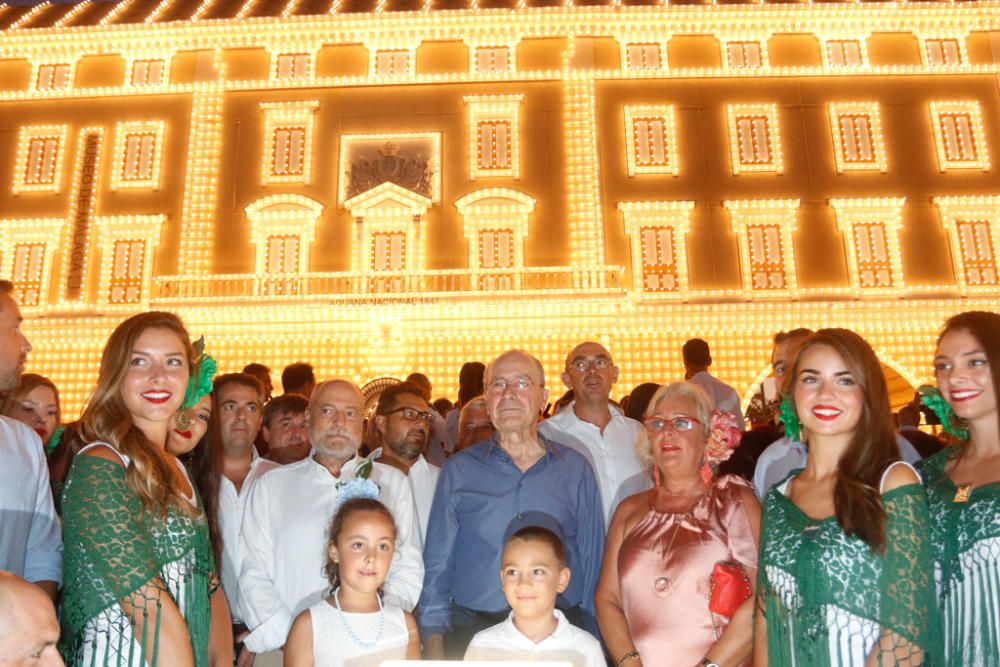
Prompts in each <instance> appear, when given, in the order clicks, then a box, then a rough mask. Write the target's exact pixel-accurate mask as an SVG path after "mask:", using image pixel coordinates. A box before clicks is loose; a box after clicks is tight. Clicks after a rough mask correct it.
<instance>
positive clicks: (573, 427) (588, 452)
mask: <svg viewBox="0 0 1000 667" xmlns="http://www.w3.org/2000/svg"><path fill="white" fill-rule="evenodd" d="M575 405H576V402H575V401H574V402H572V403H570V404H569V405H567V406H566V407H565V408H563V409H562V410H560V411H559V412H558V413H557V414H555V415H554V416H552V417H549V418H548V419H546V420H545V421H543V422H542V423H541V424H539V426H538V432H539V433H541V434H542V436H544V437H546V438H548V439H549V440H554V441H555V442H558V443H560V444H563V445H566V446H567V447H569V448H571V449H575V450H576V451H577V452H579V453H580V454H582V455H583V456H584V458H586V459H587V460H588V461H590V465H591V467H592V468H593V469H594V475H595V476H596V477H597V487H598V488H599V489H600V491H601V505H602V506H603V507H604V524H605V525H608V524H610V523H611V517H612V516H614V513H615V509H616V508H617V507H618V503H620V502H621V501H623V500H624V499H625V498H628V497H629V496H631V495H634V494H636V493H639V492H640V491H645V490H647V489H651V488H653V479H652V477H651V476H650V474H649V472H648V471H646V470H645V468H643V466H642V462H641V461H640V460H639V456H638V455H637V454H636V453H635V441H636V438H638V437H639V434H640V433H642V429H643V426H642V424H640V423H639V422H637V421H636V420H634V419H629V418H628V417H626V416H625V415H624V414H622V411H621V410H619V409H618V408H616V407H615V406H613V405H610V404H609V405H608V408H609V409H610V410H611V421H609V422H608V425H607V426H605V427H604V431H603V432H602V431H601V429H600V428H598V427H597V425H596V424H591V423H590V422H588V421H584V420H582V419H580V418H579V417H577V416H576V412H575V411H574V406H575Z"/></svg>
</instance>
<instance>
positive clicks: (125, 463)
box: [76, 441, 129, 468]
mask: <svg viewBox="0 0 1000 667" xmlns="http://www.w3.org/2000/svg"><path fill="white" fill-rule="evenodd" d="M96 447H107V448H108V449H110V450H111V451H112V452H114V453H115V455H116V456H117V457H118V458H120V459H121V461H122V465H123V466H125V467H126V468H127V467H128V464H129V458H128V457H127V456H125V455H124V454H122V453H121V452H119V451H118V450H117V449H115V448H114V447H113V446H112V445H111V444H110V443H107V442H100V441H98V442H92V443H90V444H89V445H86V446H84V447H83V448H81V449H80V451H78V452H77V453H76V455H77V456H80V455H81V454H83V453H85V452H86V451H87V450H89V449H94V448H96Z"/></svg>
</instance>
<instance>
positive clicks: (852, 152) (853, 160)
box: [837, 113, 875, 164]
mask: <svg viewBox="0 0 1000 667" xmlns="http://www.w3.org/2000/svg"><path fill="white" fill-rule="evenodd" d="M837 124H838V126H839V127H838V128H837V129H838V132H839V135H840V145H841V148H842V150H843V155H844V162H847V163H848V164H861V163H869V162H870V163H874V162H875V144H874V142H873V140H872V123H871V118H869V116H868V114H851V113H844V114H839V115H838V116H837Z"/></svg>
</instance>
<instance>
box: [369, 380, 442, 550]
mask: <svg viewBox="0 0 1000 667" xmlns="http://www.w3.org/2000/svg"><path fill="white" fill-rule="evenodd" d="M374 419H375V431H376V433H378V441H379V443H381V447H379V448H378V449H376V450H375V451H374V452H372V458H374V459H375V460H376V461H378V462H379V463H384V464H386V465H389V466H392V467H393V468H396V469H398V470H399V471H400V472H401V473H403V474H404V475H406V478H407V479H408V480H410V487H411V488H412V489H413V497H414V500H416V503H417V518H418V520H419V522H420V537H421V541H426V538H427V520H428V519H429V518H430V514H431V503H432V502H433V501H434V488H435V487H436V486H437V481H438V477H439V476H440V475H441V468H439V467H438V466H436V465H434V464H432V463H429V462H428V461H427V459H425V458H424V452H425V451H426V449H427V440H428V438H429V437H430V433H431V424H433V419H434V415H433V414H432V413H431V407H430V406H429V405H428V404H427V401H426V400H425V399H424V397H423V395H422V393H421V391H420V388H419V387H417V386H414V385H412V384H410V383H408V382H403V383H402V384H397V385H395V386H392V387H389V388H387V389H386V390H385V391H383V392H382V394H381V395H380V396H379V397H378V405H377V406H376V407H375V417H374Z"/></svg>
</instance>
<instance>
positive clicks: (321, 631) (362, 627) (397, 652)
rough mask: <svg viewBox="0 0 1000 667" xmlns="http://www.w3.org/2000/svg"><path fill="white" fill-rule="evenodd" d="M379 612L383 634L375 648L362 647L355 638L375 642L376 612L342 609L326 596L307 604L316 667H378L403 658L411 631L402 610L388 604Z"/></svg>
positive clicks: (377, 623) (376, 631)
mask: <svg viewBox="0 0 1000 667" xmlns="http://www.w3.org/2000/svg"><path fill="white" fill-rule="evenodd" d="M382 613H383V614H384V615H385V625H384V626H383V628H382V636H381V637H380V638H379V641H378V644H377V645H376V646H375V647H373V648H365V647H363V646H361V645H360V644H358V642H357V640H356V639H355V637H357V638H358V639H360V640H361V641H364V642H371V641H374V639H375V637H376V635H378V627H379V621H378V618H379V613H378V612H373V613H367V614H355V613H353V612H347V611H345V612H341V611H340V610H338V609H337V608H336V607H334V606H333V605H332V604H331V603H330V602H327V600H326V598H324V599H322V600H320V601H319V602H317V603H316V604H314V605H313V606H311V607H309V615H310V616H311V617H312V631H313V664H314V665H315V667H378V666H379V665H381V664H382V662H383V661H384V660H405V659H406V647H407V645H408V644H409V642H410V631H409V630H408V629H407V627H406V617H405V615H404V614H403V609H402V608H401V607H396V606H395V605H389V604H387V605H385V606H384V607H383V608H382ZM348 627H349V628H350V629H349V630H348ZM351 633H353V634H354V637H352V636H351Z"/></svg>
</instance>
